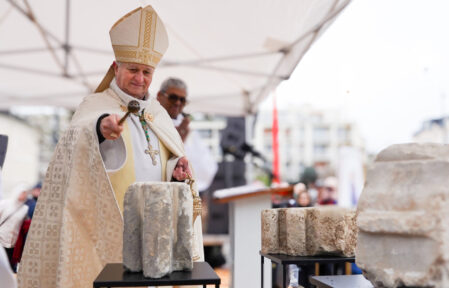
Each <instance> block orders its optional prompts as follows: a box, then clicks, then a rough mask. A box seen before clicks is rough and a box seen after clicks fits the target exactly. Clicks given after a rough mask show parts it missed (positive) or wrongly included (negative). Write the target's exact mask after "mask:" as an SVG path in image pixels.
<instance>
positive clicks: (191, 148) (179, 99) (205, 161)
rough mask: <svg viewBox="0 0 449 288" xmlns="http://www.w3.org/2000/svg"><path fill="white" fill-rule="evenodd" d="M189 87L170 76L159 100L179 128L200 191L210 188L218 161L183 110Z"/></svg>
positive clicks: (158, 96) (177, 128)
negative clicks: (192, 127) (194, 129)
mask: <svg viewBox="0 0 449 288" xmlns="http://www.w3.org/2000/svg"><path fill="white" fill-rule="evenodd" d="M187 97H188V89H187V85H186V83H185V82H184V81H182V80H181V79H179V78H173V77H172V78H168V79H166V80H165V81H164V82H162V84H161V87H160V89H159V92H158V93H157V100H158V101H159V103H161V105H162V107H164V108H165V110H167V113H168V115H170V118H172V120H173V124H174V125H175V127H176V130H178V133H179V135H180V136H181V139H182V141H183V142H184V149H185V151H186V156H187V158H188V159H189V160H190V163H191V165H192V167H193V171H195V175H196V178H195V181H196V184H197V187H198V190H199V191H204V190H206V189H207V188H209V186H210V184H211V183H212V181H213V180H214V177H215V174H216V173H217V170H218V165H217V162H216V161H215V159H214V156H213V155H212V153H211V151H210V149H209V148H208V147H207V146H206V145H205V144H204V142H203V141H202V139H201V137H200V135H199V134H198V133H197V132H196V131H193V130H191V129H190V126H189V125H190V116H189V115H187V114H185V113H184V112H183V110H184V107H185V106H186V105H187V103H188V99H187Z"/></svg>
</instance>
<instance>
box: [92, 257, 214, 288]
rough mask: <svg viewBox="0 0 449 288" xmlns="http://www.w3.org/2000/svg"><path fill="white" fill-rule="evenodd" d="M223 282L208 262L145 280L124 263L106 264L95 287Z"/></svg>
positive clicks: (139, 273)
mask: <svg viewBox="0 0 449 288" xmlns="http://www.w3.org/2000/svg"><path fill="white" fill-rule="evenodd" d="M220 282H221V280H220V278H219V277H218V275H217V274H216V273H215V272H214V270H213V269H212V267H210V265H209V264H208V263H207V262H193V270H192V271H175V272H173V273H171V274H169V275H167V276H164V277H162V278H158V279H153V278H145V277H144V276H143V274H142V272H129V271H126V269H125V267H124V266H123V264H122V263H110V264H106V266H105V267H104V268H103V270H102V271H101V272H100V274H99V275H98V277H97V279H95V281H94V287H143V286H172V285H207V284H220Z"/></svg>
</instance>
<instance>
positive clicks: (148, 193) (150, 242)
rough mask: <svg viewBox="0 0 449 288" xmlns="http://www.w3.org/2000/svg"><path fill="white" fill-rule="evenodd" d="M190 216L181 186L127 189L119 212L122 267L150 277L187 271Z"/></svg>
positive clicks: (187, 196)
mask: <svg viewBox="0 0 449 288" xmlns="http://www.w3.org/2000/svg"><path fill="white" fill-rule="evenodd" d="M192 217H193V202H192V194H191V192H190V189H189V187H188V186H187V185H186V184H184V183H170V182H148V183H142V182H140V183H135V184H133V185H131V186H129V187H128V190H127V191H126V194H125V200H124V212H123V220H124V232H123V264H124V266H125V267H126V268H127V269H129V270H130V271H133V272H138V271H143V274H144V276H145V277H151V278H160V277H163V276H165V275H167V274H169V273H171V272H172V271H177V270H191V269H192V268H193V261H192V255H193V254H192V235H193V225H192V224H193V223H192V220H193V218H192Z"/></svg>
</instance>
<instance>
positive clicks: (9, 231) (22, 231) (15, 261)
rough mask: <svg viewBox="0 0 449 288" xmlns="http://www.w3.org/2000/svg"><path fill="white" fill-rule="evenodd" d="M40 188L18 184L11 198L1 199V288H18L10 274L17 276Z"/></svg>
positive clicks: (38, 184)
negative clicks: (2, 283) (2, 282)
mask: <svg viewBox="0 0 449 288" xmlns="http://www.w3.org/2000/svg"><path fill="white" fill-rule="evenodd" d="M41 188H42V185H41V183H40V182H39V183H37V184H36V185H35V186H34V187H32V188H30V187H27V186H26V185H25V184H19V185H17V186H16V187H15V189H14V191H13V192H12V193H11V195H12V196H11V197H9V198H5V199H0V244H1V246H2V248H0V279H2V281H6V282H5V283H4V285H5V286H2V287H8V288H9V287H17V286H16V285H17V284H16V281H15V278H14V277H12V272H14V273H16V272H17V268H18V265H19V263H20V260H21V257H22V251H23V248H24V246H25V241H26V237H27V234H28V229H29V228H30V224H31V220H32V218H33V214H34V209H35V207H36V203H37V200H38V197H39V194H40V191H41Z"/></svg>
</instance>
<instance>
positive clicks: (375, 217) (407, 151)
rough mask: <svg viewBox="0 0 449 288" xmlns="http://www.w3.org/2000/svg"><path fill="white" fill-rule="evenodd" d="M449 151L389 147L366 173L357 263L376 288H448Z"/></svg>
mask: <svg viewBox="0 0 449 288" xmlns="http://www.w3.org/2000/svg"><path fill="white" fill-rule="evenodd" d="M448 175H449V146H447V145H439V144H404V145H393V146H390V147H388V148H387V149H385V150H383V151H381V152H380V153H379V155H378V156H377V158H376V160H375V162H374V164H373V166H372V167H371V168H370V169H369V170H368V174H367V180H366V184H365V188H364V190H363V192H362V194H361V197H360V200H359V204H358V207H357V213H358V219H357V225H358V227H359V234H358V244H357V250H356V262H357V265H358V266H359V267H360V268H361V269H362V271H363V274H364V275H365V277H366V278H367V279H368V280H370V281H371V282H372V283H373V285H374V286H375V287H399V286H407V287H412V286H413V287H449V217H448V216H449V212H448V211H449V209H448V205H449V188H448V187H449V177H448Z"/></svg>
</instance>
